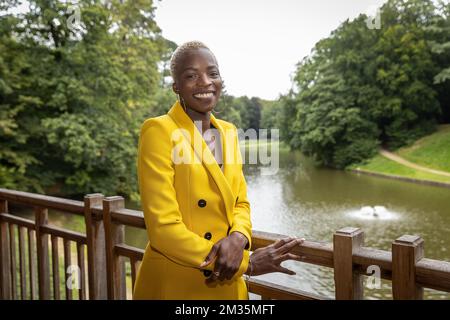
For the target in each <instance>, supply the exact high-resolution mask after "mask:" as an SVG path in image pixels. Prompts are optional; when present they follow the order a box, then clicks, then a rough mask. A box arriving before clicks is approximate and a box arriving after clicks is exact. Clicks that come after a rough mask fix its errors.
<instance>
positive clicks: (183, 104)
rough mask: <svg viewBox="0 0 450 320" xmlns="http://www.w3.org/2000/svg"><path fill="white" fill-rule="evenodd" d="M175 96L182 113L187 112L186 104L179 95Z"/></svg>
mask: <svg viewBox="0 0 450 320" xmlns="http://www.w3.org/2000/svg"><path fill="white" fill-rule="evenodd" d="M177 95H178V101H180V104H181V107H182V108H183V110H184V112H187V111H186V103H185V102H184V99H183V98H182V97H181V96H180V94H179V93H177Z"/></svg>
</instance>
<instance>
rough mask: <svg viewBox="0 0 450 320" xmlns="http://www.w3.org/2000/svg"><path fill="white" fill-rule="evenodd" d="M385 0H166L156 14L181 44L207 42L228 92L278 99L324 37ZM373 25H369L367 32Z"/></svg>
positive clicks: (158, 4)
mask: <svg viewBox="0 0 450 320" xmlns="http://www.w3.org/2000/svg"><path fill="white" fill-rule="evenodd" d="M384 2H386V0H277V1H273V0H272V1H270V0H258V1H257V0H226V1H223V0H220V1H218V0H190V1H185V0H184V1H183V0H162V1H156V2H155V5H156V8H157V9H156V11H155V19H156V22H157V24H158V25H159V27H160V28H161V29H162V35H163V36H164V37H165V38H167V39H169V40H171V41H174V42H175V43H177V44H182V43H183V42H186V41H190V40H200V41H202V42H204V43H205V44H206V45H207V46H208V47H209V48H210V49H211V50H212V52H213V53H214V55H215V56H216V57H217V60H218V63H219V68H220V73H221V75H222V78H223V79H224V81H225V84H226V89H227V93H228V94H232V95H234V96H243V95H246V96H248V97H253V96H256V97H260V98H263V99H268V100H275V99H277V98H278V96H279V95H280V94H285V93H287V92H288V91H289V89H290V88H291V87H292V81H291V77H292V75H293V73H294V71H295V69H296V66H295V65H296V64H297V63H298V62H299V61H300V60H302V58H303V57H305V56H307V55H308V54H309V53H310V51H311V49H312V48H313V47H314V45H315V43H317V42H318V41H319V40H320V39H322V38H326V37H327V36H329V35H330V33H331V31H332V30H334V29H336V28H337V27H338V26H339V25H340V24H341V23H342V22H344V21H345V20H346V19H348V18H349V19H353V18H356V17H357V16H358V15H359V14H360V13H367V14H369V15H371V16H375V14H376V9H377V8H378V7H380V6H381V5H382V4H383V3H384ZM370 31H371V30H370V29H368V32H370Z"/></svg>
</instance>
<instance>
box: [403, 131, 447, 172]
mask: <svg viewBox="0 0 450 320" xmlns="http://www.w3.org/2000/svg"><path fill="white" fill-rule="evenodd" d="M396 154H398V155H399V156H401V157H402V158H405V159H406V160H408V161H411V162H414V163H417V164H419V165H421V166H424V167H428V168H431V169H436V170H441V171H446V172H450V124H447V125H443V126H440V127H439V130H438V131H437V132H435V133H433V134H431V135H429V136H426V137H424V138H422V139H419V140H417V141H416V142H415V143H414V144H413V145H412V146H408V147H405V148H401V149H399V150H398V151H397V152H396Z"/></svg>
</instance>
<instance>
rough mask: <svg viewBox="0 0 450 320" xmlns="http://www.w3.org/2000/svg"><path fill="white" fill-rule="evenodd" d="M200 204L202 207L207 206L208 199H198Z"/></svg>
mask: <svg viewBox="0 0 450 320" xmlns="http://www.w3.org/2000/svg"><path fill="white" fill-rule="evenodd" d="M198 206H199V207H200V208H203V207H205V206H206V200H204V199H200V200H198Z"/></svg>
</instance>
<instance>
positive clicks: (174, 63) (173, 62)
mask: <svg viewBox="0 0 450 320" xmlns="http://www.w3.org/2000/svg"><path fill="white" fill-rule="evenodd" d="M202 48H203V49H207V50H209V52H211V55H212V56H213V57H214V60H216V64H217V65H218V63H217V59H216V56H215V55H214V53H212V51H211V49H209V48H208V47H207V46H206V45H205V44H204V43H203V42H201V41H189V42H185V43H183V44H182V45H181V46H179V47H177V48H176V49H175V51H174V52H173V54H172V57H171V58H170V73H171V75H172V79H173V80H174V81H175V76H176V72H177V69H178V63H179V61H180V60H181V58H182V57H183V56H184V54H185V53H186V52H188V51H190V50H195V49H202Z"/></svg>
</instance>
